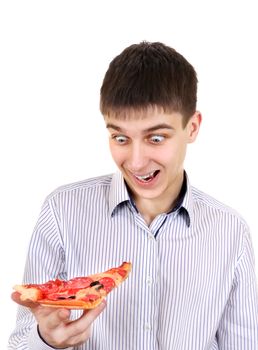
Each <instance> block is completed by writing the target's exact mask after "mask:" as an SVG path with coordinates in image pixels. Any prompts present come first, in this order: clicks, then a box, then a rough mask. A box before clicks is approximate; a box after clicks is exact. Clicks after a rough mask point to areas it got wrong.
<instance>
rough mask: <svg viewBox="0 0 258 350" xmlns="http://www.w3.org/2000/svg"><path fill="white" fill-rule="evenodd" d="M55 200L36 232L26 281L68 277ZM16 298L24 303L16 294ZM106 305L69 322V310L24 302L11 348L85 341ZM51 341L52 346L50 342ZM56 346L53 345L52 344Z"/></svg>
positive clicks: (47, 204) (29, 348)
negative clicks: (93, 323) (91, 326)
mask: <svg viewBox="0 0 258 350" xmlns="http://www.w3.org/2000/svg"><path fill="white" fill-rule="evenodd" d="M53 205H54V204H53V202H49V201H46V202H45V204H44V205H43V207H42V211H41V214H40V217H39V220H38V222H37V225H36V227H35V230H34V232H33V235H32V238H31V241H30V245H29V250H28V255H27V260H26V266H25V272H24V279H23V283H25V284H26V283H36V284H37V283H43V282H45V281H48V280H51V279H55V278H56V277H61V278H65V277H66V270H65V253H64V249H63V240H62V234H61V232H60V229H59V227H60V223H59V218H58V215H57V211H56V210H55V208H54V207H53ZM12 297H13V299H14V301H16V302H18V303H19V304H21V302H20V300H19V298H18V297H17V295H16V294H15V293H14V294H13V296H12ZM103 308H104V304H102V306H99V308H96V309H95V310H91V311H89V312H87V313H84V314H83V315H82V317H81V318H80V319H78V320H75V321H72V322H71V321H69V316H70V314H69V311H68V310H64V309H53V308H47V307H41V306H39V305H35V304H34V305H33V303H30V304H28V303H22V305H21V306H20V307H19V310H18V315H17V323H16V328H15V330H14V332H13V333H12V334H11V336H10V339H9V347H8V349H9V350H39V349H40V350H50V349H53V347H56V348H62V347H63V348H64V347H69V346H74V345H75V344H78V343H81V342H84V341H86V340H87V339H88V337H89V335H90V325H91V323H92V322H93V320H94V319H95V318H96V317H97V316H98V314H99V313H100V312H101V311H102V310H103ZM47 344H49V345H47ZM51 346H52V347H51Z"/></svg>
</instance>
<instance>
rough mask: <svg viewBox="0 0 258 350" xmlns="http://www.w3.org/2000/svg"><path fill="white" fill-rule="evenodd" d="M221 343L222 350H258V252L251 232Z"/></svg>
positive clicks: (246, 237)
mask: <svg viewBox="0 0 258 350" xmlns="http://www.w3.org/2000/svg"><path fill="white" fill-rule="evenodd" d="M217 339H218V344H219V349H221V350H229V349H234V350H257V349H258V292H257V280H256V273H255V263H254V252H253V247H252V242H251V239H250V235H249V233H248V232H245V234H244V238H243V249H242V253H241V255H240V256H239V259H238V262H237V266H236V269H235V275H234V282H233V285H232V290H231V293H230V296H229V299H228V302H227V305H226V308H225V311H224V313H223V315H222V318H221V321H220V324H219V328H218V332H217Z"/></svg>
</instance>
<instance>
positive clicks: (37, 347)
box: [28, 325, 73, 350]
mask: <svg viewBox="0 0 258 350" xmlns="http://www.w3.org/2000/svg"><path fill="white" fill-rule="evenodd" d="M28 349H30V350H53V349H55V348H52V346H49V345H47V344H46V343H45V342H44V341H43V340H42V339H41V338H40V336H39V333H38V328H37V325H34V326H33V328H32V329H31V331H30V334H29V337H28ZM72 349H73V347H69V348H65V350H72Z"/></svg>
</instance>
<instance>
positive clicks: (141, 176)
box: [135, 171, 155, 180]
mask: <svg viewBox="0 0 258 350" xmlns="http://www.w3.org/2000/svg"><path fill="white" fill-rule="evenodd" d="M154 173H155V171H153V172H151V173H149V174H147V175H135V177H137V179H139V180H146V179H148V178H150V177H153V175H154Z"/></svg>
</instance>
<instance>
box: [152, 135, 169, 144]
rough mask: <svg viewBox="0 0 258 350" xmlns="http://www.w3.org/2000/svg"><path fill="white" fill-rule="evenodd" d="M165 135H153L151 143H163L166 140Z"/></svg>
mask: <svg viewBox="0 0 258 350" xmlns="http://www.w3.org/2000/svg"><path fill="white" fill-rule="evenodd" d="M164 139H165V137H164V136H162V135H152V136H151V137H150V138H149V140H150V142H151V143H161V142H162V141H164Z"/></svg>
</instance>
